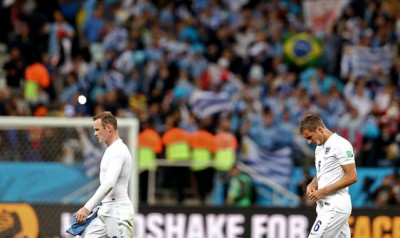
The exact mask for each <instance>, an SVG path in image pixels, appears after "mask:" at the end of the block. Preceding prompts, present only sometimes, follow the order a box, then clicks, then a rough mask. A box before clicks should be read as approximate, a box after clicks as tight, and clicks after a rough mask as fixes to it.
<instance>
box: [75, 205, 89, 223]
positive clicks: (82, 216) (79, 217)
mask: <svg viewBox="0 0 400 238" xmlns="http://www.w3.org/2000/svg"><path fill="white" fill-rule="evenodd" d="M89 214H90V211H89V210H88V209H87V208H86V207H82V208H81V209H79V211H78V212H77V213H76V217H75V219H76V221H77V222H78V223H81V224H82V223H85V222H86V218H87V217H88V216H89Z"/></svg>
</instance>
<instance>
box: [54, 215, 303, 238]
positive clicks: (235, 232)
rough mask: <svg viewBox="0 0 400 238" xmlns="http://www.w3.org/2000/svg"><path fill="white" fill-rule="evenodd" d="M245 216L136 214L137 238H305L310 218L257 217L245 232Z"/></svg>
mask: <svg viewBox="0 0 400 238" xmlns="http://www.w3.org/2000/svg"><path fill="white" fill-rule="evenodd" d="M71 216H72V213H62V214H61V236H62V237H69V236H65V229H66V228H67V227H69V226H70V225H71ZM244 222H245V215H244V214H199V213H192V214H188V215H187V214H183V213H178V214H175V213H167V214H163V213H149V214H147V215H143V214H136V215H135V233H136V236H135V237H140V238H203V237H206V238H225V237H229V238H239V237H244V235H245V234H246V233H247V234H250V233H251V238H281V237H287V238H306V237H307V236H308V230H307V229H308V222H309V221H308V218H307V217H306V216H304V215H299V214H297V215H288V216H285V215H282V214H272V215H265V214H255V215H253V216H252V217H251V221H250V223H251V224H250V228H251V230H250V231H246V232H245V230H244Z"/></svg>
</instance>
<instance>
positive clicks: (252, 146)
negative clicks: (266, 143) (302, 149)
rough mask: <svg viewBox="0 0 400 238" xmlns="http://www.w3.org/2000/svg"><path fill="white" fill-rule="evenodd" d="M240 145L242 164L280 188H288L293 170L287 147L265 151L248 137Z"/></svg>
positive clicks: (289, 150) (290, 153) (289, 151)
mask: <svg viewBox="0 0 400 238" xmlns="http://www.w3.org/2000/svg"><path fill="white" fill-rule="evenodd" d="M242 143H243V144H242V148H241V152H240V159H241V161H242V162H243V163H245V164H246V165H248V166H250V167H251V168H253V169H254V170H255V171H257V172H258V173H259V174H260V175H262V176H265V177H266V178H268V179H270V180H272V181H274V182H275V183H277V184H279V185H281V186H282V187H285V188H288V187H289V185H290V180H291V176H292V175H291V174H292V171H293V168H294V167H293V161H292V158H291V156H292V150H291V149H290V148H289V147H284V148H282V149H279V150H276V151H267V150H265V149H263V148H262V147H261V146H259V145H258V144H257V143H256V142H255V141H253V140H252V139H251V138H249V137H244V138H243V142H242Z"/></svg>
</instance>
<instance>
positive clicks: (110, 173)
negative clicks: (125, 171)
mask: <svg viewBox="0 0 400 238" xmlns="http://www.w3.org/2000/svg"><path fill="white" fill-rule="evenodd" d="M118 157H119V158H118ZM122 166H123V159H122V157H121V156H116V157H115V158H113V159H112V161H111V163H110V164H109V165H108V167H107V171H106V175H105V176H104V178H105V179H104V181H103V182H102V183H101V184H100V186H99V188H98V189H97V190H96V192H95V194H94V195H93V196H92V197H91V198H90V199H89V201H88V202H87V203H86V204H85V206H83V207H82V208H81V209H79V211H78V212H77V214H76V221H77V222H79V223H83V222H85V221H86V218H87V216H88V215H89V214H90V211H92V210H93V209H94V208H95V207H96V205H98V204H99V203H100V201H101V200H103V199H104V198H105V197H106V196H107V194H108V193H110V192H111V190H112V189H113V188H114V186H115V184H116V183H117V180H118V177H119V174H120V173H121V169H122Z"/></svg>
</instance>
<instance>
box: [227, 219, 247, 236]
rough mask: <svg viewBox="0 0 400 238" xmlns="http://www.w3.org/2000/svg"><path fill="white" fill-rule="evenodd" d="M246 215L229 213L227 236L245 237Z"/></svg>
mask: <svg viewBox="0 0 400 238" xmlns="http://www.w3.org/2000/svg"><path fill="white" fill-rule="evenodd" d="M243 223H244V215H242V214H229V215H228V221H227V223H226V236H227V237H232V238H236V237H243V233H244V228H243Z"/></svg>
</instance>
